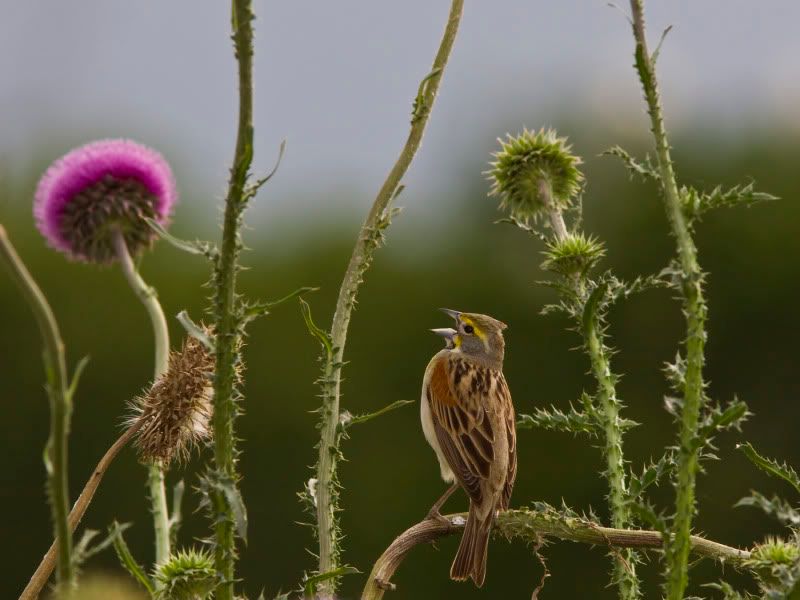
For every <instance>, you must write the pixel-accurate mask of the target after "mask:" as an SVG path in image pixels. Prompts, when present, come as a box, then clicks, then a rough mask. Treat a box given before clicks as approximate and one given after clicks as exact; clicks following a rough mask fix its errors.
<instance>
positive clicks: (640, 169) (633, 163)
mask: <svg viewBox="0 0 800 600" xmlns="http://www.w3.org/2000/svg"><path fill="white" fill-rule="evenodd" d="M601 156H616V157H617V158H619V159H621V160H622V162H623V164H624V165H625V167H626V168H627V169H628V172H629V173H630V175H631V176H632V177H633V176H639V177H641V178H642V179H652V180H653V181H660V180H661V176H660V175H659V173H658V167H657V166H656V165H654V164H653V162H652V160H651V159H650V157H649V156H648V155H646V154H645V157H644V161H643V162H639V161H638V160H636V159H635V158H634V157H632V156H631V155H630V154H628V152H627V151H625V150H624V149H623V148H621V147H620V146H614V147H613V148H609V149H608V150H606V151H605V152H603V153H602V155H601Z"/></svg>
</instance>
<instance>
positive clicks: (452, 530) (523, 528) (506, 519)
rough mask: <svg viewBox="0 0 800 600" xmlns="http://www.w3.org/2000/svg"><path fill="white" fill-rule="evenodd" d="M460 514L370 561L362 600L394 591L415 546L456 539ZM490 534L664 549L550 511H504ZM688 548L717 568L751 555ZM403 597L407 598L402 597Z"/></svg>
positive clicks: (406, 536)
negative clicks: (399, 571)
mask: <svg viewBox="0 0 800 600" xmlns="http://www.w3.org/2000/svg"><path fill="white" fill-rule="evenodd" d="M466 520H467V515H466V514H465V513H460V514H454V515H447V516H445V518H444V519H441V520H440V519H426V520H424V521H422V522H420V523H417V524H416V525H414V526H413V527H410V528H408V529H407V530H406V531H404V532H403V533H401V534H400V535H399V536H397V538H396V539H395V540H394V541H393V542H392V544H391V545H390V546H389V547H388V548H387V549H386V550H385V551H384V553H383V554H382V555H381V556H380V558H378V560H377V561H376V562H375V565H374V566H373V567H372V571H371V572H370V575H369V579H368V580H367V583H366V585H365V586H364V591H363V592H362V594H361V600H380V599H381V598H383V594H384V592H385V591H387V590H389V591H393V590H395V585H394V584H393V583H391V578H392V577H393V576H394V574H395V572H396V571H397V569H398V568H399V567H400V565H401V564H402V562H403V560H404V559H405V557H406V556H407V555H408V553H409V552H411V550H412V549H414V547H415V546H418V545H420V544H428V543H431V542H434V541H435V540H438V539H439V538H442V537H445V536H448V535H453V534H457V533H459V532H461V531H463V529H464V524H465V522H466ZM492 532H493V533H494V534H495V535H498V536H503V537H504V538H506V539H512V538H519V539H521V540H522V541H524V542H527V543H528V544H535V543H538V542H540V541H541V538H543V537H549V538H555V539H560V540H565V541H571V542H578V543H581V544H589V545H592V546H600V547H606V548H610V549H611V550H612V551H613V552H624V551H625V550H626V549H631V548H642V549H652V550H660V549H661V548H662V547H663V545H664V540H663V539H662V538H661V534H660V533H659V532H657V531H645V530H639V529H621V528H614V527H602V526H600V525H598V524H596V523H593V522H591V521H588V520H586V519H581V518H578V517H573V516H564V515H560V514H558V513H556V512H555V511H553V510H530V509H517V510H505V511H502V512H500V513H499V514H498V515H497V520H496V522H495V526H494V527H493V528H492ZM689 547H690V549H691V551H692V552H693V553H695V554H696V555H697V556H699V557H707V558H712V559H714V560H717V561H719V562H720V563H721V564H723V565H724V564H728V565H733V566H735V567H737V568H747V565H746V561H747V559H748V558H750V552H748V551H747V550H739V549H738V548H732V547H731V546H726V545H724V544H720V543H718V542H714V541H711V540H707V539H705V538H702V537H699V536H696V535H693V536H691V537H690V539H689ZM403 597H410V596H408V594H403Z"/></svg>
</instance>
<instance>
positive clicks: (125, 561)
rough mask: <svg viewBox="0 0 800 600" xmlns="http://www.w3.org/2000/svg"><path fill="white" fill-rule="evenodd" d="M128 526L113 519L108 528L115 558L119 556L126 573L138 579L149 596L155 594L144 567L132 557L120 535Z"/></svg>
mask: <svg viewBox="0 0 800 600" xmlns="http://www.w3.org/2000/svg"><path fill="white" fill-rule="evenodd" d="M128 527H130V524H129V523H124V524H122V525H120V524H119V523H117V522H116V521H114V522H113V523H112V524H111V526H110V527H109V528H108V535H109V538H110V539H111V543H112V544H113V545H114V551H115V552H116V553H117V558H119V562H120V563H121V564H122V566H123V567H124V568H125V570H127V571H128V573H130V574H131V575H132V576H133V578H134V579H135V580H136V581H138V582H139V583H140V584H141V585H142V586H143V587H144V588H145V589H146V590H147V592H148V593H149V594H150V595H151V596H153V595H154V594H155V586H154V585H153V582H152V581H150V578H149V577H148V576H147V574H146V573H145V571H144V569H143V568H142V567H141V566H140V565H139V563H138V562H136V559H135V558H133V554H131V550H130V548H128V544H127V543H126V542H125V538H124V537H123V536H122V532H123V531H125V530H126V529H127V528H128Z"/></svg>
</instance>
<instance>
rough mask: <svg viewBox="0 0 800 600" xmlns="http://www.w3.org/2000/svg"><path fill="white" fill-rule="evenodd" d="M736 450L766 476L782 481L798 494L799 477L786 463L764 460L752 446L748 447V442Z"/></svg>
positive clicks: (799, 488)
mask: <svg viewBox="0 0 800 600" xmlns="http://www.w3.org/2000/svg"><path fill="white" fill-rule="evenodd" d="M736 448H737V449H738V450H741V451H742V452H743V453H744V455H745V456H746V457H747V458H748V459H749V460H750V462H752V463H753V464H754V465H755V466H757V467H758V468H759V469H761V470H762V471H764V472H765V473H767V474H768V475H772V476H773V477H779V478H780V479H783V480H784V481H786V482H787V483H789V484H790V485H792V486H793V487H794V489H795V490H797V491H798V492H800V477H798V476H797V473H796V472H795V470H794V469H793V468H792V467H790V466H789V465H787V464H786V463H783V464H779V463H778V462H777V461H775V460H773V459H771V458H764V457H763V456H761V455H760V454H759V453H758V452H756V449H755V448H753V446H751V445H750V443H749V442H745V443H743V444H737V445H736Z"/></svg>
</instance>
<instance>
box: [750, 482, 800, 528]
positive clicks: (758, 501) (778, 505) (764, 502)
mask: <svg viewBox="0 0 800 600" xmlns="http://www.w3.org/2000/svg"><path fill="white" fill-rule="evenodd" d="M740 506H752V507H754V508H759V509H761V510H762V511H763V512H764V513H765V514H767V515H770V516H771V517H774V518H775V519H777V520H778V521H780V522H781V523H783V524H784V525H789V526H792V527H797V526H800V512H798V511H797V510H796V509H794V508H792V506H791V505H790V504H789V503H788V502H786V500H784V499H782V498H780V497H778V496H773V497H772V498H771V499H770V498H767V497H766V496H764V495H763V494H760V493H759V492H755V491H752V492H750V496H745V497H744V498H742V499H741V500H739V501H738V502H737V503H736V504H734V507H735V508H738V507H740Z"/></svg>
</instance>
